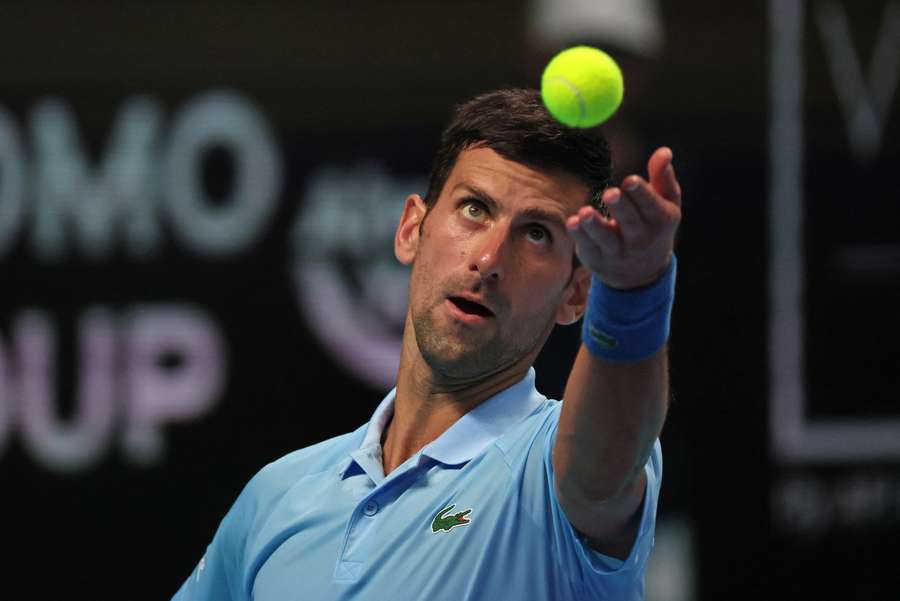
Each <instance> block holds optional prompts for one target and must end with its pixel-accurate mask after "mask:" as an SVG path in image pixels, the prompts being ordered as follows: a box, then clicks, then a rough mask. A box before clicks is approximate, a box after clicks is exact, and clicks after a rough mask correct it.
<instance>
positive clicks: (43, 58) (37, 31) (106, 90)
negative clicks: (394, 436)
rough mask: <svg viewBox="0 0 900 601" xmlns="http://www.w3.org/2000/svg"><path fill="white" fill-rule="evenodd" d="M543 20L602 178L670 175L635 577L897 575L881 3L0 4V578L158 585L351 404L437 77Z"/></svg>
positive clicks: (524, 58)
mask: <svg viewBox="0 0 900 601" xmlns="http://www.w3.org/2000/svg"><path fill="white" fill-rule="evenodd" d="M574 43H589V44H593V45H596V46H599V47H601V48H604V49H606V50H608V51H609V52H610V53H611V54H612V55H613V56H614V57H615V58H616V59H617V60H619V62H620V64H621V65H622V67H623V71H624V74H625V82H626V92H625V101H624V105H623V107H622V109H621V111H620V113H619V114H618V115H617V116H616V117H614V118H613V119H612V120H611V121H610V122H609V123H608V124H607V125H604V126H603V128H604V132H605V133H606V134H607V135H608V137H609V139H610V141H611V142H612V144H613V149H614V153H615V162H616V175H617V178H621V177H622V176H624V175H627V174H628V173H631V172H634V171H635V170H640V169H642V162H643V160H644V159H643V157H645V156H648V155H649V151H650V150H652V148H654V147H655V146H657V145H662V144H666V145H669V146H671V147H672V148H673V149H674V151H675V165H676V167H677V169H678V170H679V172H680V176H681V178H682V183H683V188H684V191H685V200H684V203H685V204H684V222H683V225H682V229H681V232H680V235H679V243H678V248H677V252H678V253H679V258H680V264H681V268H680V272H681V273H680V276H679V277H680V280H679V292H678V297H677V302H676V306H675V313H674V322H673V332H672V341H671V362H672V379H673V391H674V399H673V401H672V405H671V409H670V413H669V418H668V422H667V424H666V426H665V430H664V432H663V435H662V445H663V451H664V460H665V471H664V477H663V490H662V496H661V499H660V506H659V530H658V532H657V537H656V541H657V543H656V551H655V555H654V556H653V559H652V562H651V565H650V568H649V570H648V575H647V590H648V593H647V598H648V599H649V600H651V601H676V600H678V601H680V600H687V599H691V600H693V599H699V600H718V599H744V598H747V599H810V598H823V599H838V598H895V597H896V596H897V592H896V582H897V580H896V578H897V576H896V568H895V564H896V557H897V551H896V548H895V547H896V545H895V543H894V541H895V540H896V538H897V535H898V534H900V469H898V467H900V403H898V392H897V391H898V386H897V378H896V374H897V369H898V363H897V358H896V357H897V353H896V350H892V349H894V347H895V346H896V341H897V340H898V339H900V311H898V306H900V197H898V192H897V187H896V185H897V184H896V180H897V171H898V165H900V101H898V94H896V88H897V84H898V78H900V0H873V1H864V2H849V1H847V0H809V1H806V0H770V1H769V2H741V3H722V2H713V1H712V0H691V1H684V2H674V1H660V2H652V1H651V0H643V1H640V2H639V1H636V0H620V1H612V0H609V1H604V0H594V1H588V0H582V1H575V0H569V1H566V2H550V1H549V0H548V1H546V2H543V1H538V0H535V1H533V2H512V1H508V0H504V1H500V2H492V3H483V2H474V1H469V0H457V1H456V2H440V1H437V0H423V1H419V2H406V1H399V2H374V1H369V2H356V1H351V2H296V3H292V2H269V3H255V4H252V5H251V4H249V3H242V2H185V3H168V2H167V3H137V2H119V3H112V2H109V3H107V2H78V3H63V2H44V1H34V2H30V3H28V4H25V3H21V4H19V3H7V4H4V5H3V6H2V7H0V63H2V69H0V483H2V501H0V508H2V520H3V530H2V532H3V537H2V541H3V546H4V547H5V548H4V556H5V557H6V558H7V559H6V560H4V569H3V573H4V576H5V582H4V589H5V590H6V591H7V592H8V593H12V592H14V591H21V594H23V595H24V596H25V597H26V598H29V599H51V598H53V599H58V598H62V597H65V598H70V599H121V598H128V599H131V600H134V601H139V600H142V599H147V600H151V599H153V600H157V599H164V598H168V597H169V596H170V595H171V594H173V593H174V592H175V590H176V589H177V588H178V586H179V585H180V583H181V582H182V580H183V579H184V578H186V577H187V575H188V574H189V572H190V571H191V569H192V568H193V566H194V564H195V563H196V561H197V560H198V559H199V558H200V556H201V555H202V553H203V550H204V548H205V546H206V544H207V543H208V541H209V539H210V538H211V536H212V534H213V532H214V530H215V528H216V526H217V524H218V522H219V520H220V519H221V518H222V516H223V515H224V514H225V512H226V511H227V509H228V507H229V506H230V504H231V503H232V501H233V500H234V499H235V497H236V495H237V493H238V492H239V491H240V489H241V488H242V486H243V485H244V483H245V482H246V481H247V480H248V479H249V478H250V476H251V475H252V474H253V473H255V471H256V470H258V469H259V468H261V467H262V466H263V465H264V464H265V463H267V462H269V461H272V460H274V459H276V458H277V457H279V456H281V455H283V454H285V453H287V452H289V451H291V450H293V449H296V448H299V447H302V446H306V445H309V444H312V443H315V442H318V441H320V440H323V439H325V438H328V437H331V436H334V435H337V434H340V433H343V432H346V431H350V430H352V429H355V428H356V427H358V426H359V425H360V424H362V423H364V422H365V421H366V420H367V419H368V417H369V415H370V414H371V412H372V410H373V409H374V407H375V406H376V404H377V403H378V401H380V400H381V398H382V396H383V394H384V393H385V391H386V390H388V389H389V388H390V387H391V386H392V381H393V376H394V370H395V369H396V365H397V359H398V355H399V352H398V341H399V334H400V327H401V325H402V317H403V314H404V311H405V307H406V298H405V287H404V286H405V281H406V277H407V273H406V271H405V269H404V268H402V267H401V266H399V264H397V263H396V262H395V261H394V259H393V254H392V248H391V240H392V236H393V229H394V226H395V224H396V221H397V219H398V218H399V214H400V209H401V207H402V203H403V199H404V197H405V196H406V195H407V194H408V193H411V192H424V186H425V181H426V178H427V175H428V171H429V168H430V160H431V154H432V153H433V151H434V149H435V148H436V145H437V138H438V135H439V133H440V131H441V128H442V126H443V125H444V123H445V122H446V120H447V118H448V117H449V114H450V111H451V109H452V107H453V105H454V104H456V103H458V102H460V101H463V100H465V99H467V98H469V97H471V96H472V95H474V94H476V93H479V92H483V91H486V90H489V89H493V88H496V87H501V86H529V87H536V86H537V85H538V81H539V75H540V71H541V68H542V66H543V64H544V63H545V62H546V60H547V59H548V58H549V57H550V56H552V54H553V53H555V52H556V51H558V50H560V49H561V48H563V47H566V46H568V45H572V44H574ZM577 343H578V332H577V328H574V327H570V328H564V329H559V330H558V331H557V332H556V333H555V334H554V335H553V337H552V339H551V341H550V343H549V344H548V346H547V348H546V349H545V350H544V352H543V354H542V355H541V357H540V359H539V361H538V364H537V370H538V384H539V388H540V389H541V390H542V391H543V392H544V393H545V394H547V395H548V396H555V397H557V398H558V397H559V395H560V394H561V391H562V387H563V383H564V380H565V376H566V374H567V370H568V366H569V362H570V361H571V359H572V357H573V356H574V352H575V347H576V345H577ZM892 585H893V586H892ZM4 596H5V595H4Z"/></svg>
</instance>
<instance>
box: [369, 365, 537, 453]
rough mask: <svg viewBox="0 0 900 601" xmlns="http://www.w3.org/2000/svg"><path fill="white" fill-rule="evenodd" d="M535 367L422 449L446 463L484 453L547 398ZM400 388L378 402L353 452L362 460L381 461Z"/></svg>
mask: <svg viewBox="0 0 900 601" xmlns="http://www.w3.org/2000/svg"><path fill="white" fill-rule="evenodd" d="M534 380H535V372H534V368H533V367H532V368H529V370H528V373H527V374H525V377H523V378H522V379H521V380H519V381H518V382H516V383H515V384H513V385H512V386H510V387H509V388H506V389H504V390H501V391H500V392H498V393H497V394H495V395H494V396H492V397H490V398H488V399H487V400H485V401H483V402H481V403H480V404H479V405H478V406H477V407H475V408H474V409H472V410H471V411H469V412H468V413H466V414H465V415H463V416H462V417H461V418H459V419H458V420H456V422H454V423H453V425H452V426H450V427H449V428H448V429H447V430H446V431H445V432H444V433H443V434H441V435H440V436H439V437H438V438H437V439H435V440H433V441H432V442H430V443H429V444H428V445H426V446H425V448H423V449H422V451H421V453H422V454H423V455H426V456H428V457H431V458H432V459H435V460H436V461H439V462H441V463H444V464H447V465H458V464H461V463H465V462H467V461H469V460H470V459H472V458H474V457H475V456H477V455H478V454H479V453H481V452H482V451H483V450H484V449H485V448H487V446H488V445H490V444H491V443H493V442H494V441H495V440H496V439H497V438H498V437H499V436H500V435H501V434H503V433H504V432H505V431H506V430H507V429H509V428H510V427H511V426H513V425H514V424H516V423H517V422H519V421H521V420H523V419H524V418H526V417H527V416H528V415H530V414H531V413H532V412H534V411H535V409H537V407H538V406H539V405H540V404H541V403H542V402H543V401H544V396H543V395H541V394H540V393H538V392H537V390H535V388H534ZM396 396H397V389H396V388H394V389H393V390H391V391H390V392H389V393H388V394H387V396H385V397H384V400H382V401H381V403H379V405H378V407H377V408H376V409H375V413H373V414H372V418H371V419H370V420H369V425H368V427H367V428H366V433H365V436H364V437H363V440H362V444H360V446H359V448H358V449H356V450H354V452H353V453H352V456H353V458H354V459H356V460H357V462H358V461H359V459H361V456H362V455H363V454H364V453H365V456H366V457H370V458H374V457H377V458H378V461H379V462H380V461H381V434H382V432H384V428H385V426H386V425H387V423H388V421H390V419H391V417H392V416H393V415H394V399H395V398H396Z"/></svg>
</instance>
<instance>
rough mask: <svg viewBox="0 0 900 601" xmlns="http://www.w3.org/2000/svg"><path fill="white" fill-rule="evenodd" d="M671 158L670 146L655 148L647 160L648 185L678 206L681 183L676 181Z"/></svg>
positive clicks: (679, 203) (679, 204)
mask: <svg viewBox="0 0 900 601" xmlns="http://www.w3.org/2000/svg"><path fill="white" fill-rule="evenodd" d="M672 158H673V155H672V149H671V148H668V147H666V146H663V147H662V148H657V149H656V152H654V153H653V156H651V157H650V160H649V161H648V162H647V172H648V173H649V175H650V185H651V186H652V187H653V189H654V190H655V191H656V193H657V194H659V195H660V196H662V197H663V198H665V199H666V200H669V201H671V202H673V203H675V204H676V205H678V206H679V207H680V206H681V185H680V184H679V183H678V178H677V177H675V167H673V166H672Z"/></svg>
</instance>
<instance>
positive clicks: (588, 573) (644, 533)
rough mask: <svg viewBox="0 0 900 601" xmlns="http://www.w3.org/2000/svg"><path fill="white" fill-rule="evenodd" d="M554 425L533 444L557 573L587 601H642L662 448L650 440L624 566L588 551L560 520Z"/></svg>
mask: <svg viewBox="0 0 900 601" xmlns="http://www.w3.org/2000/svg"><path fill="white" fill-rule="evenodd" d="M557 424H558V421H553V422H552V423H551V424H550V427H549V428H548V431H547V432H546V436H540V437H539V438H538V440H536V441H535V442H538V441H541V442H543V443H544V445H543V448H542V449H541V455H542V462H541V463H542V468H543V474H542V476H543V478H542V480H543V481H542V482H541V486H542V488H543V491H544V494H543V497H544V503H545V512H546V513H545V518H544V520H543V521H544V524H545V527H546V528H547V529H548V530H549V534H550V536H551V539H552V541H553V544H554V547H555V549H554V550H555V552H556V553H558V557H559V564H560V568H561V569H563V570H565V571H566V572H567V573H568V576H569V578H570V580H571V581H572V583H573V585H574V586H575V587H576V588H577V589H580V590H581V591H582V594H583V595H584V598H587V599H595V598H598V599H606V598H614V599H642V598H643V589H644V582H643V580H644V579H643V576H644V570H645V568H646V566H647V559H648V558H649V556H650V551H651V550H652V549H653V543H654V531H655V528H656V506H657V500H658V499H659V490H660V483H661V479H662V448H661V446H660V443H659V439H657V440H656V441H654V444H653V448H652V450H651V452H650V457H649V459H648V460H647V463H646V465H645V466H644V472H645V473H646V475H647V487H646V490H645V492H644V500H643V503H642V505H641V508H640V509H639V511H640V512H641V518H640V520H641V521H640V526H639V528H638V533H637V536H636V538H635V542H634V545H633V546H632V548H631V551H630V553H629V554H628V557H627V558H625V560H624V561H622V560H619V559H616V558H614V557H610V556H608V555H604V554H602V553H600V552H599V551H596V550H594V549H593V548H591V547H590V546H589V545H588V544H587V542H586V541H585V540H584V539H583V538H582V537H581V536H580V535H579V534H578V532H577V531H576V530H575V528H574V527H573V526H572V524H571V523H570V522H569V520H568V519H567V518H566V516H565V513H564V512H563V509H562V507H561V506H560V504H559V500H558V498H557V496H556V488H555V486H554V473H553V461H552V455H553V443H554V442H555V440H556V430H557Z"/></svg>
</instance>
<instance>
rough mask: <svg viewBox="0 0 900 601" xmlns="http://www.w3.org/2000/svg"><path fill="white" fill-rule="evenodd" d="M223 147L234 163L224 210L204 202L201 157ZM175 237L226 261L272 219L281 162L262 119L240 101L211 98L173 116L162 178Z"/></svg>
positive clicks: (227, 94)
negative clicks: (227, 256) (173, 122)
mask: <svg viewBox="0 0 900 601" xmlns="http://www.w3.org/2000/svg"><path fill="white" fill-rule="evenodd" d="M213 146H220V147H222V148H225V149H227V150H228V151H229V153H230V154H231V155H232V156H233V157H234V163H235V166H236V174H235V177H234V181H235V184H234V188H233V190H232V191H231V195H230V197H229V198H228V201H227V202H225V203H224V204H223V205H222V206H212V205H210V204H209V203H208V202H207V199H206V198H205V197H204V193H203V187H202V185H201V183H200V181H201V180H200V178H199V177H198V176H197V174H198V172H199V166H200V159H201V157H202V155H203V153H204V152H205V151H207V150H209V149H210V148H212V147H213ZM162 182H163V185H164V187H165V192H166V193H165V194H164V195H163V198H164V199H165V201H166V203H167V206H168V209H169V213H170V214H171V217H172V224H173V225H174V226H175V233H176V234H177V235H178V237H179V238H180V239H181V241H182V242H184V243H185V244H186V245H187V246H188V247H189V248H192V249H193V250H194V251H196V252H198V253H202V254H208V255H227V254H231V253H235V252H238V251H240V250H242V249H243V248H245V247H246V246H247V245H248V244H249V243H250V242H251V241H252V240H254V239H255V238H256V237H257V236H258V234H259V232H260V231H261V230H262V228H263V226H264V225H265V224H266V223H267V222H268V220H269V218H270V217H271V216H272V214H273V212H274V210H275V207H276V203H277V201H278V195H279V193H280V188H281V160H280V155H279V153H278V152H277V150H276V145H275V139H274V136H273V135H272V132H271V131H270V129H269V126H268V124H267V123H266V120H265V118H264V117H263V116H262V114H261V113H260V112H259V111H258V110H257V109H256V108H255V107H254V106H253V105H252V104H251V103H250V102H248V101H247V100H246V99H244V98H243V97H242V96H239V95H237V94H234V93H231V92H210V93H207V94H205V95H203V96H201V97H199V98H196V99H194V100H192V101H191V102H189V103H188V105H187V106H185V107H184V108H182V109H181V111H180V112H179V113H178V114H177V115H176V116H175V125H174V126H173V131H172V138H171V140H170V142H169V146H168V152H167V153H166V171H165V176H164V177H163V178H162Z"/></svg>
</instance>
